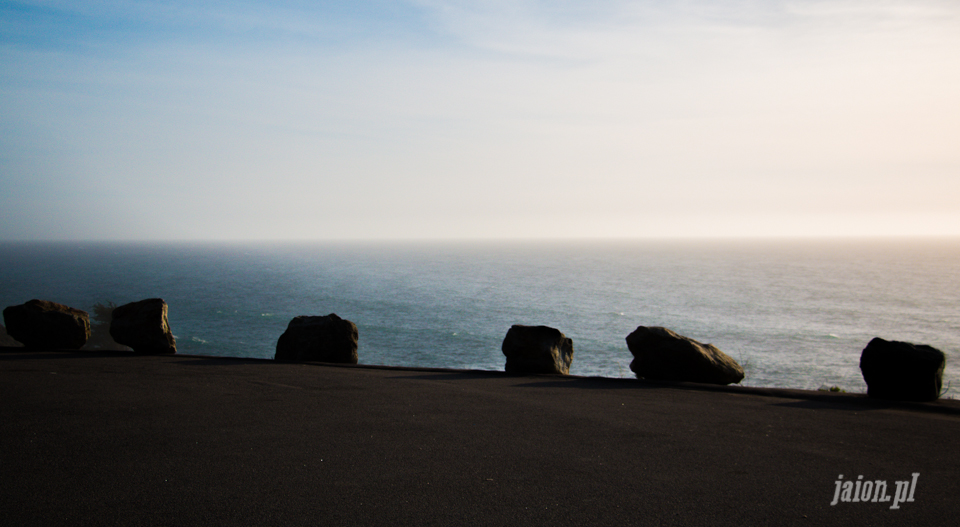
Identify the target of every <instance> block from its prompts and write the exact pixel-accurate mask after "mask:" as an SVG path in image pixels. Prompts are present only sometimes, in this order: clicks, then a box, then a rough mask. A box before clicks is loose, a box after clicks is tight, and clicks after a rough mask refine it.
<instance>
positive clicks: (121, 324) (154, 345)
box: [110, 298, 177, 355]
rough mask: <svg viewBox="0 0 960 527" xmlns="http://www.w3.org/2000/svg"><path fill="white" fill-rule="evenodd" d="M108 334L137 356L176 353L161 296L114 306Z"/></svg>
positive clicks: (174, 340)
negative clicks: (129, 348)
mask: <svg viewBox="0 0 960 527" xmlns="http://www.w3.org/2000/svg"><path fill="white" fill-rule="evenodd" d="M110 336H111V337H113V340H115V341H116V342H117V343H118V344H123V345H126V346H130V347H131V348H133V352H134V353H138V354H140V355H157V354H163V353H176V352H177V341H176V339H174V337H173V333H172V332H171V331H170V324H169V323H168V322H167V303H166V302H164V301H163V299H162V298H148V299H146V300H140V301H139V302H131V303H129V304H124V305H122V306H120V307H118V308H116V309H114V310H113V320H112V321H111V322H110Z"/></svg>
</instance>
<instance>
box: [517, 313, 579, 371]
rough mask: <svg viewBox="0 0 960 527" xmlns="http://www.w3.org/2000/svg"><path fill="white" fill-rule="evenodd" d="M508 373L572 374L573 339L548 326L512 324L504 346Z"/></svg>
mask: <svg viewBox="0 0 960 527" xmlns="http://www.w3.org/2000/svg"><path fill="white" fill-rule="evenodd" d="M501 349H502V350H503V354H504V355H506V356H507V365H506V367H505V368H504V369H505V370H506V371H507V373H517V374H522V375H524V374H529V373H559V374H561V375H567V374H568V373H570V363H571V362H573V341H572V340H570V339H569V338H567V337H566V335H564V334H563V333H561V332H560V330H558V329H554V328H551V327H548V326H521V325H514V326H511V327H510V329H509V330H508V331H507V336H506V337H504V339H503V346H501Z"/></svg>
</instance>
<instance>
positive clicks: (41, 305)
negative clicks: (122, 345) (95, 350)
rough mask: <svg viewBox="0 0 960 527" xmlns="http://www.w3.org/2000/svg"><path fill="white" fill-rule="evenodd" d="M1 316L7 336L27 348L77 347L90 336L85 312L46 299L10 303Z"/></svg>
mask: <svg viewBox="0 0 960 527" xmlns="http://www.w3.org/2000/svg"><path fill="white" fill-rule="evenodd" d="M3 319H4V321H5V322H6V324H7V332H8V333H9V334H10V336H11V337H13V338H14V339H15V340H17V341H19V342H21V343H23V345H24V346H26V347H28V348H33V349H80V348H81V347H82V346H83V345H84V344H85V343H86V342H87V339H88V338H90V317H89V316H88V315H87V312H86V311H80V310H79V309H74V308H72V307H68V306H65V305H63V304H58V303H56V302H49V301H47V300H36V299H34V300H31V301H29V302H27V303H25V304H20V305H19V306H10V307H8V308H6V309H4V310H3Z"/></svg>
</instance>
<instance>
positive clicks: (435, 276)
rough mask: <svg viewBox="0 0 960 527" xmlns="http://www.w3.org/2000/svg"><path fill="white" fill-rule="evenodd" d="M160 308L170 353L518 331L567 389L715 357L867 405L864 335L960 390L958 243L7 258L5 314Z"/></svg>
mask: <svg viewBox="0 0 960 527" xmlns="http://www.w3.org/2000/svg"><path fill="white" fill-rule="evenodd" d="M153 297H160V298H163V299H164V300H166V302H167V304H168V305H169V321H170V326H171V328H172V330H173V333H174V335H175V336H176V338H177V349H178V352H179V353H185V354H198V355H214V356H228V357H258V358H272V357H273V353H274V351H275V347H276V342H277V339H278V338H279V336H280V334H281V333H283V331H284V329H285V328H286V325H287V323H288V322H289V321H290V319H291V318H293V317H295V316H298V315H326V314H329V313H336V314H337V315H339V316H341V317H343V318H345V319H348V320H351V321H352V322H354V323H355V324H356V325H357V327H358V329H359V333H360V343H359V355H360V362H361V363H362V364H378V365H395V366H419V367H440V368H467V369H479V370H502V369H503V366H504V362H505V359H504V356H503V354H502V352H501V351H500V345H501V343H502V342H503V337H504V336H505V335H506V332H507V330H508V329H509V328H510V326H511V325H513V324H528V325H540V324H543V325H548V326H552V327H555V328H557V329H559V330H560V331H562V332H564V333H565V334H566V335H567V336H568V337H570V338H571V339H573V344H574V359H573V364H572V366H571V369H570V373H571V374H573V375H584V376H603V377H628V378H629V377H633V376H634V375H633V373H632V372H631V371H630V368H629V365H630V361H631V359H632V357H631V355H630V352H629V351H628V349H627V346H626V342H625V340H624V339H625V337H626V336H627V335H628V334H629V333H630V332H632V331H633V330H634V329H636V327H637V326H641V325H642V326H664V327H667V328H670V329H672V330H674V331H676V332H678V333H680V334H682V335H686V336H688V337H691V338H694V339H697V340H699V341H701V342H705V343H712V344H714V345H716V346H717V347H718V348H720V349H721V350H722V351H724V352H725V353H727V354H728V355H730V356H731V357H733V358H734V359H736V360H737V361H738V362H740V364H741V365H742V366H743V367H744V370H745V372H746V378H745V380H744V381H743V384H744V385H748V386H768V387H784V388H801V389H818V388H827V387H832V386H837V387H839V388H841V389H844V390H846V391H850V392H865V391H866V385H865V384H864V382H863V378H862V376H861V375H860V370H859V358H860V352H861V351H862V350H863V348H864V347H865V346H866V344H867V343H868V342H869V341H870V339H872V338H873V337H882V338H885V339H887V340H903V341H908V342H914V343H918V344H929V345H931V346H934V347H936V348H938V349H940V350H942V351H943V352H944V353H946V354H947V368H946V371H945V374H944V386H945V387H948V386H949V387H950V391H948V392H947V393H946V396H947V397H955V396H956V392H960V369H958V367H957V361H958V360H960V240H956V239H948V240H833V241H822V240H821V241H815V240H806V241H770V240H766V241H762V240H755V241H589V242H587V241H581V242H573V241H567V242H547V241H538V242H519V241H516V242H430V243H427V242H403V243H401V242H379V243H374V242H365V243H360V242H357V243H346V242H338V243H334V242H311V243H307V242H303V243H292V242H290V243H93V242H89V243H77V242H62V243H39V242H28V243H0V307H6V306H9V305H14V304H21V303H23V302H25V301H27V300H30V299H32V298H40V299H44V300H52V301H55V302H60V303H63V304H67V305H70V306H72V307H76V308H79V309H83V310H86V311H91V309H92V307H93V305H94V304H95V303H98V302H99V303H106V302H114V303H116V304H117V305H120V304H124V303H127V302H132V301H135V300H141V299H144V298H153Z"/></svg>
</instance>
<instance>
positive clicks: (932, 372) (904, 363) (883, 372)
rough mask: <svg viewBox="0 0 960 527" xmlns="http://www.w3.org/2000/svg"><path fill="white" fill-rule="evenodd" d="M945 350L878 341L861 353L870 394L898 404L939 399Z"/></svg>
mask: <svg viewBox="0 0 960 527" xmlns="http://www.w3.org/2000/svg"><path fill="white" fill-rule="evenodd" d="M946 364H947V358H946V356H945V355H944V354H943V352H942V351H940V350H938V349H936V348H934V347H931V346H927V345H924V344H911V343H909V342H896V341H886V340H883V339H881V338H875V339H873V340H871V341H870V343H869V344H867V347H866V348H864V349H863V352H862V353H861V354H860V372H861V373H863V380H864V381H866V383H867V395H868V396H870V397H876V398H878V399H892V400H898V401H932V400H934V399H937V398H938V397H940V389H941V387H942V386H943V368H944V366H946Z"/></svg>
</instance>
